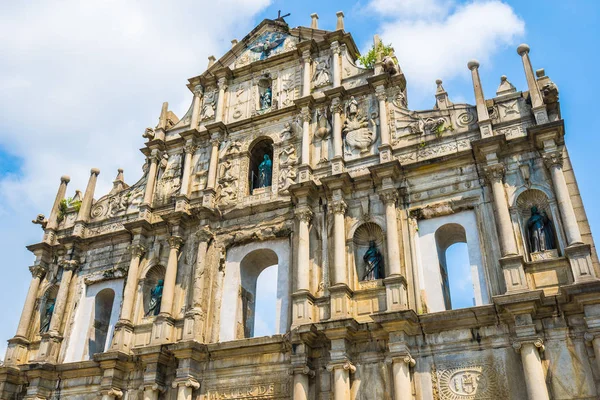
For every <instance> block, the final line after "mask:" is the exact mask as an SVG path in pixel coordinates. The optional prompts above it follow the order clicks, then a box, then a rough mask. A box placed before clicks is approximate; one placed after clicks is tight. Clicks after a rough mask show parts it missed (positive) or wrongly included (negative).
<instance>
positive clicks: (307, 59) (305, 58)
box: [302, 50, 312, 63]
mask: <svg viewBox="0 0 600 400" xmlns="http://www.w3.org/2000/svg"><path fill="white" fill-rule="evenodd" d="M302 61H304V62H305V63H306V62H308V63H310V62H312V54H311V51H310V50H304V51H303V52H302Z"/></svg>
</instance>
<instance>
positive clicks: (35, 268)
mask: <svg viewBox="0 0 600 400" xmlns="http://www.w3.org/2000/svg"><path fill="white" fill-rule="evenodd" d="M47 271H48V267H45V266H43V265H39V264H38V265H32V266H31V267H29V272H31V276H32V277H33V278H40V279H41V278H42V277H43V276H44V274H45V273H46V272H47Z"/></svg>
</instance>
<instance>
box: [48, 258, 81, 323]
mask: <svg viewBox="0 0 600 400" xmlns="http://www.w3.org/2000/svg"><path fill="white" fill-rule="evenodd" d="M61 265H62V268H63V273H62V278H61V280H60V286H59V288H58V294H57V295H56V302H55V303H54V312H53V313H52V319H51V320H50V329H49V333H54V334H58V333H59V332H60V325H61V323H62V320H63V315H64V313H65V308H66V306H67V297H68V295H69V286H71V278H73V272H75V270H76V269H77V267H78V266H79V263H78V262H77V261H75V260H68V261H67V260H64V261H63V262H62V263H61Z"/></svg>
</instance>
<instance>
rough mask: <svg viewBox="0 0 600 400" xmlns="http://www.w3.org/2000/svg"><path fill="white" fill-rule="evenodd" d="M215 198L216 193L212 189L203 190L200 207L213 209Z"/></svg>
mask: <svg viewBox="0 0 600 400" xmlns="http://www.w3.org/2000/svg"><path fill="white" fill-rule="evenodd" d="M215 197H216V192H215V190H214V189H212V188H208V189H205V190H204V193H203V194H202V207H204V208H214V207H215Z"/></svg>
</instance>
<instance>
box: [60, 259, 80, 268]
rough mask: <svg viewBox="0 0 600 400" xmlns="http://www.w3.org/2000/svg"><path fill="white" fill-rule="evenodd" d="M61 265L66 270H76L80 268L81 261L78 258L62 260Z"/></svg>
mask: <svg viewBox="0 0 600 400" xmlns="http://www.w3.org/2000/svg"><path fill="white" fill-rule="evenodd" d="M59 265H60V266H61V267H62V268H63V269H64V270H66V271H75V270H76V269H77V268H79V261H77V260H60V261H59Z"/></svg>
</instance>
